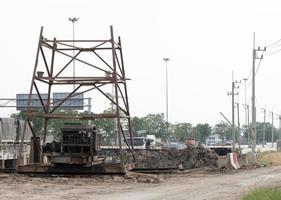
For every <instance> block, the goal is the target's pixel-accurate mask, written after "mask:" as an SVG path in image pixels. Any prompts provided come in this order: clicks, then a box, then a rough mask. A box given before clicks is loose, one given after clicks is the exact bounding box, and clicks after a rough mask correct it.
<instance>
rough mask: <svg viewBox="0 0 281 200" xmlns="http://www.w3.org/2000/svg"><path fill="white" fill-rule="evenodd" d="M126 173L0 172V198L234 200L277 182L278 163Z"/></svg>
mask: <svg viewBox="0 0 281 200" xmlns="http://www.w3.org/2000/svg"><path fill="white" fill-rule="evenodd" d="M129 177H131V178H128V177H127V178H124V177H120V176H107V177H104V176H93V177H40V178H38V177H26V176H20V175H9V176H7V175H0V194H1V196H0V199H1V200H19V199H29V200H43V199H51V200H59V199H60V200H61V199H68V200H76V199H79V200H80V199H81V200H83V199H85V200H86V199H87V200H89V199H93V200H95V199H103V200H105V199H110V200H111V199H112V200H118V199H134V200H143V199H146V200H158V199H160V200H170V199H190V200H217V199H224V200H234V199H239V197H240V196H241V194H243V193H245V192H247V191H249V190H251V189H253V188H255V187H261V186H270V185H281V166H272V167H264V168H258V169H254V170H239V171H236V172H235V171H231V172H227V173H219V172H211V173H210V172H206V171H200V170H197V171H191V172H187V173H178V174H172V175H171V174H170V175H158V176H156V175H154V176H150V175H144V176H138V175H137V174H134V173H132V174H131V175H129ZM132 177H137V178H132ZM159 180H160V181H159ZM146 182H149V183H146ZM151 182H154V183H151Z"/></svg>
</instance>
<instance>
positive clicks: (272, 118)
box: [269, 111, 274, 147]
mask: <svg viewBox="0 0 281 200" xmlns="http://www.w3.org/2000/svg"><path fill="white" fill-rule="evenodd" d="M269 113H270V114H271V126H272V127H271V146H272V147H273V140H274V126H273V121H274V115H273V111H272V112H269Z"/></svg>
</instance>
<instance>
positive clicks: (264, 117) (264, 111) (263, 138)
mask: <svg viewBox="0 0 281 200" xmlns="http://www.w3.org/2000/svg"><path fill="white" fill-rule="evenodd" d="M261 110H262V111H263V133H262V147H264V144H265V120H266V107H264V108H261Z"/></svg>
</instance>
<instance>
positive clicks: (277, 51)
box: [264, 49, 281, 56]
mask: <svg viewBox="0 0 281 200" xmlns="http://www.w3.org/2000/svg"><path fill="white" fill-rule="evenodd" d="M280 51H281V49H278V50H276V51H273V52H272V53H267V54H264V55H265V56H271V55H274V54H276V53H279V52H280Z"/></svg>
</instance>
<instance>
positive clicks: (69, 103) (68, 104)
mask: <svg viewBox="0 0 281 200" xmlns="http://www.w3.org/2000/svg"><path fill="white" fill-rule="evenodd" d="M68 95H69V93H53V98H51V102H53V104H51V107H54V106H57V105H58V104H59V103H60V102H61V101H62V100H63V99H64V98H66V97H67V96H68ZM74 95H75V94H74ZM28 97H29V94H17V95H16V108H17V110H21V111H24V110H27V107H28ZM41 98H42V100H43V102H44V104H46V103H47V99H48V94H41ZM30 107H31V109H43V108H42V104H41V102H40V99H39V96H38V95H37V94H32V95H31V104H30ZM58 109H59V110H83V109H84V95H83V94H79V95H76V96H74V97H72V98H69V99H67V100H66V101H65V102H63V103H62V104H61V105H60V107H59V108H58Z"/></svg>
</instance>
